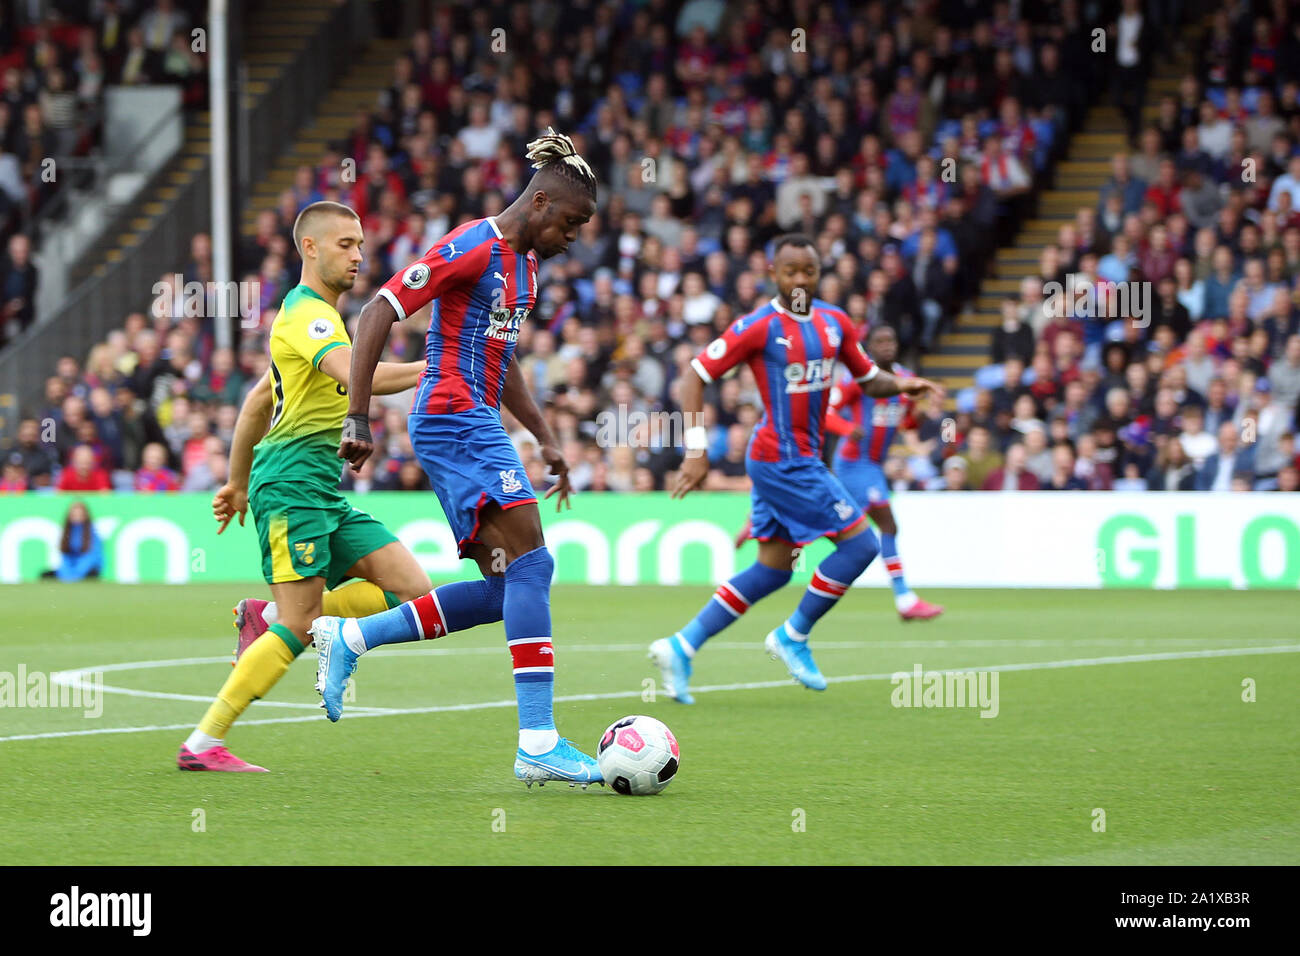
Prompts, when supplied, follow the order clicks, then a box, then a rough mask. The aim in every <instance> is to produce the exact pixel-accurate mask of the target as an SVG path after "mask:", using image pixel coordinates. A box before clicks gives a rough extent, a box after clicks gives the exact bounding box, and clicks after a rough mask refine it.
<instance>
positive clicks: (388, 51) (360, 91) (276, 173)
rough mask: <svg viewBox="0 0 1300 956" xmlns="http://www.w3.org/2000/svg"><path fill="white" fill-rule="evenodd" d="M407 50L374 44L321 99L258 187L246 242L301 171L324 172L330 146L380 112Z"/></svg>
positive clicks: (401, 43) (399, 43) (247, 214)
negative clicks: (362, 116) (361, 116)
mask: <svg viewBox="0 0 1300 956" xmlns="http://www.w3.org/2000/svg"><path fill="white" fill-rule="evenodd" d="M277 2H278V0H277ZM407 46H408V42H407V41H406V40H405V39H404V38H397V39H384V38H383V37H376V38H375V39H373V40H371V42H370V44H369V45H368V46H367V47H366V51H365V53H364V54H363V55H362V56H361V57H360V58H358V59H357V61H356V62H355V63H353V64H352V66H351V67H349V69H348V71H347V72H346V73H345V74H344V75H343V78H342V80H341V81H340V82H339V83H338V85H336V86H335V87H333V88H332V89H331V90H330V91H329V92H328V93H326V94H325V96H324V97H323V98H322V99H321V101H320V103H319V104H318V105H317V107H316V113H315V118H314V119H313V120H312V122H311V123H310V124H308V125H307V126H305V127H303V129H302V130H300V131H299V133H298V135H297V139H296V140H295V141H294V143H293V146H292V148H291V149H288V150H286V151H285V152H284V153H283V154H281V155H280V157H279V158H278V159H277V160H276V162H275V165H274V166H273V167H272V168H271V171H270V172H269V173H268V174H267V175H266V177H265V178H264V179H263V180H262V181H261V182H260V183H258V184H256V185H255V186H254V187H253V194H252V197H251V199H250V201H249V202H248V203H247V204H246V205H245V206H244V211H243V221H242V232H243V234H244V235H245V236H251V235H253V234H254V232H256V226H257V214H258V213H259V212H261V211H262V210H264V209H274V208H275V206H276V200H277V199H278V198H279V196H280V194H281V193H282V192H284V190H286V189H289V188H290V187H291V186H292V185H293V175H294V172H295V171H296V170H297V169H298V167H299V166H302V165H304V164H305V165H308V166H312V167H313V168H314V167H317V166H319V165H320V162H321V158H322V156H323V155H324V154H325V151H326V149H327V148H328V145H329V143H331V142H333V141H336V140H343V139H346V138H347V135H348V133H349V132H350V131H351V129H352V127H353V125H354V124H355V122H356V115H357V110H359V109H367V110H368V109H371V108H373V107H375V106H376V104H377V101H378V97H379V93H380V91H381V90H384V89H386V88H387V87H388V86H389V84H391V83H392V80H393V62H394V61H395V60H397V59H398V58H399V57H400V56H402V54H403V52H404V51H405V50H406V48H407ZM353 159H355V161H356V163H357V169H356V174H357V175H358V176H359V175H361V173H362V172H364V170H363V168H362V165H363V163H364V162H365V157H364V156H356V157H353Z"/></svg>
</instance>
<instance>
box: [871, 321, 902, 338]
mask: <svg viewBox="0 0 1300 956" xmlns="http://www.w3.org/2000/svg"><path fill="white" fill-rule="evenodd" d="M882 332H888V333H889V334H890V335H892V336H893V337H894V338H898V333H897V332H895V331H894V327H893V326H892V325H887V324H885V323H883V322H882V323H881V324H879V325H873V326H872V327H871V328H869V329H868V330H867V341H868V342H870V341H871V340H872V339H874V338H875V337H876V336H877V335H880V334H881V333H882Z"/></svg>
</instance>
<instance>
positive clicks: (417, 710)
mask: <svg viewBox="0 0 1300 956" xmlns="http://www.w3.org/2000/svg"><path fill="white" fill-rule="evenodd" d="M1297 653H1300V644H1276V645H1272V646H1264V647H1222V648H1211V649H1206V650H1199V651H1168V652H1165V653H1157V654H1129V655H1125V656H1114V657H1084V658H1076V659H1074V660H1061V661H1030V662H1026V663H1020V664H991V665H986V666H983V667H977V666H970V667H960V668H956V667H948V668H935V669H934V670H931V671H929V673H939V674H948V673H958V672H960V673H965V672H968V671H999V672H1001V671H1035V670H1056V669H1059V668H1066V667H1098V666H1103V665H1107V664H1147V663H1152V662H1156V661H1186V660H1199V659H1203V658H1214V657H1250V656H1255V655H1259V654H1297ZM221 659H222V660H224V658H221ZM896 674H908V672H907V671H892V672H890V673H888V674H848V675H845V676H843V677H828V678H827V681H828V682H829V683H832V684H850V683H858V682H861V681H869V680H892V679H893V678H894V676H895V675H896ZM790 686H791V681H790V679H789V678H786V679H785V680H771V681H751V682H748V683H741V684H713V685H710V686H707V687H693V688H691V689H692V690H693V691H694V692H695V693H697V694H709V693H722V692H726V691H737V690H767V689H771V688H778V687H790ZM641 694H642V691H639V690H629V691H613V692H610V693H605V694H569V695H566V696H563V697H556V698H555V703H557V704H567V703H575V702H580V701H592V700H622V699H627V698H633V697H640V696H641ZM514 706H515V701H514V699H513V698H512V699H509V700H489V701H482V702H479V703H472V704H444V705H440V706H435V707H407V708H401V709H390V710H382V711H373V712H367V713H360V712H358V709H357V708H353V709H352V710H351V711H350V713H348V714H345V715H344V716H345V717H347V716H351V717H352V718H355V719H360V718H362V717H394V716H410V715H416V714H445V713H453V712H457V711H471V710H493V709H497V708H502V707H514ZM310 720H320V717H319V716H313V717H268V718H263V719H261V720H245V721H242V722H241V723H240V726H241V727H253V726H256V725H261V724H298V723H305V722H307V721H310ZM193 726H194V725H193V723H186V724H154V725H151V726H147V727H104V728H100V729H96V730H59V731H50V732H47V733H41V734H14V735H12V736H9V737H0V743H6V742H9V741H16V740H49V739H54V738H61V737H88V736H94V735H96V734H139V733H148V732H151V731H155V730H190V729H192V728H193Z"/></svg>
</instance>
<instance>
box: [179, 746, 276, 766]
mask: <svg viewBox="0 0 1300 956" xmlns="http://www.w3.org/2000/svg"><path fill="white" fill-rule="evenodd" d="M176 766H178V767H180V768H181V769H182V770H222V771H225V772H226V773H270V772H271V771H269V770H267V769H266V768H265V767H259V766H257V765H256V764H251V763H245V762H244V761H242V760H240V759H239V758H238V757H236V756H235V755H234V754H232V753H231V752H230V751H229V750H227V749H226V748H225V747H222V746H217V747H211V748H209V749H208V750H205V751H203V752H202V753H197V754H196V753H195V752H194V751H192V750H190V748H189V747H187V746H185V744H181V749H180V753H178V754H177V755H176Z"/></svg>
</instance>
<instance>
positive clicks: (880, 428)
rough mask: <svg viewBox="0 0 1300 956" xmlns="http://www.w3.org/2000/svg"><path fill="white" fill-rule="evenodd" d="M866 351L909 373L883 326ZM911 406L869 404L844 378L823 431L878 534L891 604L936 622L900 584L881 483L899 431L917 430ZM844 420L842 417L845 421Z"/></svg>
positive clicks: (934, 612) (894, 531)
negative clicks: (836, 438) (834, 440)
mask: <svg viewBox="0 0 1300 956" xmlns="http://www.w3.org/2000/svg"><path fill="white" fill-rule="evenodd" d="M867 351H868V353H870V355H871V357H872V358H873V359H874V360H875V362H876V364H877V366H878V367H880V368H882V369H884V370H885V371H887V372H892V373H893V374H894V375H898V376H903V377H906V376H909V375H911V374H912V373H911V372H909V371H908V370H907V369H905V368H903V367H902V366H901V365H898V364H897V363H896V362H895V359H896V358H897V356H898V335H897V333H895V332H894V330H893V328H892V327H890V326H888V325H878V326H876V327H875V328H874V329H872V330H871V331H870V332H869V333H868V335H867ZM912 411H913V403H912V400H911V399H910V398H909V397H908V396H906V395H891V396H889V397H887V398H876V399H871V398H868V397H867V396H864V395H863V394H862V389H861V388H859V387H858V384H857V383H856V382H855V381H853V379H852V377H850V376H847V375H846V376H844V377H843V378H842V379H841V381H840V384H839V385H837V386H836V387H835V388H833V389H832V390H831V413H830V414H829V415H827V416H826V430H827V431H830V432H835V433H836V434H838V435H841V436H843V438H842V440H841V441H840V443H839V446H838V447H837V448H836V449H835V474H836V475H838V476H839V479H840V481H842V482H843V483H844V487H845V488H847V489H848V490H849V493H850V494H852V495H853V498H854V500H855V501H856V502H857V503H858V505H859V506H860V507H862V508H864V509H865V510H866V512H867V515H868V516H870V518H871V520H872V521H873V522H874V523H875V525H876V527H877V528H878V529H879V530H880V553H881V556H882V557H883V558H884V560H885V569H886V570H887V571H888V572H889V580H890V584H891V585H892V586H893V589H894V604H895V606H896V607H897V608H898V613H899V616H900V617H902V619H903V620H905V621H913V620H927V619H929V618H932V617H938V616H939V615H940V614H942V613H943V608H942V607H940V606H939V605H938V604H930V603H929V602H927V601H922V600H921V599H920V598H919V597H917V596H916V594H915V593H914V592H913V591H912V589H911V588H909V587H908V586H907V582H906V581H905V580H904V579H903V562H902V559H901V558H899V556H898V524H897V522H895V520H894V511H893V509H892V508H891V507H890V506H889V482H888V481H887V480H886V478H885V469H884V464H885V456H886V455H888V454H889V447H890V446H891V445H892V444H893V443H894V434H895V433H896V432H897V431H898V429H899V428H902V429H903V430H904V431H909V430H912V429H915V428H916V421H915V420H914V418H913V416H912ZM846 416H847V417H846Z"/></svg>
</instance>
